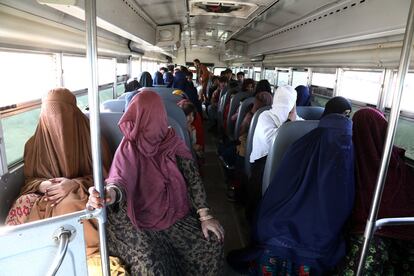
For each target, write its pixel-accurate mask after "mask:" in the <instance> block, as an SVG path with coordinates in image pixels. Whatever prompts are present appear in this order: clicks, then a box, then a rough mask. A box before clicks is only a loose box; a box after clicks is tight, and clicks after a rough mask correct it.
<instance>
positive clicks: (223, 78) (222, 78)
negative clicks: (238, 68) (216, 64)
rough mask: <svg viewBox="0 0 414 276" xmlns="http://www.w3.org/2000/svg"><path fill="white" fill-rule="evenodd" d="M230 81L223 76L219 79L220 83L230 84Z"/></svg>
mask: <svg viewBox="0 0 414 276" xmlns="http://www.w3.org/2000/svg"><path fill="white" fill-rule="evenodd" d="M228 81H229V79H228V78H227V77H226V76H221V77H220V78H219V82H228Z"/></svg>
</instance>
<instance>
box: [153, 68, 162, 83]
mask: <svg viewBox="0 0 414 276" xmlns="http://www.w3.org/2000/svg"><path fill="white" fill-rule="evenodd" d="M163 69H164V68H160V70H157V71H156V72H155V73H154V78H153V83H152V84H153V85H164V79H163V77H162V73H161V72H160V71H162V70H163Z"/></svg>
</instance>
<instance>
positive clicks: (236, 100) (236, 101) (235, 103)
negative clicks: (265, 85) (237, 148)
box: [226, 92, 250, 141]
mask: <svg viewBox="0 0 414 276" xmlns="http://www.w3.org/2000/svg"><path fill="white" fill-rule="evenodd" d="M249 95H250V94H249V93H247V92H239V93H237V94H235V95H234V96H233V97H232V98H230V108H229V113H228V114H227V122H226V124H227V125H226V132H227V133H226V134H227V136H228V137H229V138H230V140H232V141H234V140H235V139H236V137H234V127H235V122H234V121H232V120H231V117H232V116H233V114H234V113H236V111H237V108H238V107H239V106H240V101H242V100H244V99H245V98H247V97H249Z"/></svg>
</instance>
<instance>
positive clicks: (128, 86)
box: [125, 79, 141, 92]
mask: <svg viewBox="0 0 414 276" xmlns="http://www.w3.org/2000/svg"><path fill="white" fill-rule="evenodd" d="M139 88H141V85H140V84H139V82H138V81H137V80H136V79H134V80H131V81H129V82H127V83H125V92H132V91H135V90H137V89H139Z"/></svg>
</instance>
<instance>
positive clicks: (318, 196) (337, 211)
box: [253, 114, 354, 275]
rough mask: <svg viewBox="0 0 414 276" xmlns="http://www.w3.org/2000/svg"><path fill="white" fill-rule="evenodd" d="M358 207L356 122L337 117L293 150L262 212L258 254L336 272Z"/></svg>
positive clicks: (257, 228)
mask: <svg viewBox="0 0 414 276" xmlns="http://www.w3.org/2000/svg"><path fill="white" fill-rule="evenodd" d="M353 202H354V155H353V146H352V121H351V120H350V119H348V118H346V117H344V116H341V115H338V114H332V115H329V116H326V117H324V118H322V119H321V121H320V123H319V126H318V128H316V129H314V130H313V131H311V132H309V133H308V134H306V135H305V136H303V137H302V138H300V139H299V140H297V141H296V142H295V143H293V144H292V145H291V146H290V147H289V148H288V149H287V151H286V153H285V155H284V157H283V159H282V162H281V164H280V167H279V168H278V169H277V171H276V174H275V176H274V178H273V180H272V182H271V184H270V186H269V188H268V189H267V191H266V192H265V194H264V196H263V199H262V201H261V203H260V205H259V207H258V212H257V216H256V220H255V224H254V228H253V232H254V240H255V242H256V243H257V248H258V249H257V250H260V251H263V250H269V251H270V252H271V255H273V256H278V257H279V258H281V259H285V260H290V261H292V262H294V263H298V264H304V265H308V266H310V267H312V269H315V270H317V271H319V272H322V271H326V270H327V269H331V268H333V267H334V266H335V265H336V264H337V263H338V262H339V261H340V260H341V258H342V257H343V256H344V255H345V241H344V239H343V237H342V231H343V227H344V224H345V222H346V220H347V219H348V217H349V215H350V213H351V210H352V207H353ZM318 275H319V274H318Z"/></svg>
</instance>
